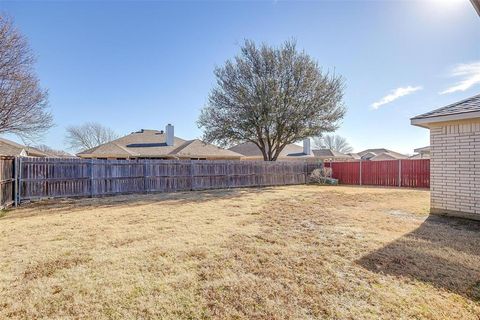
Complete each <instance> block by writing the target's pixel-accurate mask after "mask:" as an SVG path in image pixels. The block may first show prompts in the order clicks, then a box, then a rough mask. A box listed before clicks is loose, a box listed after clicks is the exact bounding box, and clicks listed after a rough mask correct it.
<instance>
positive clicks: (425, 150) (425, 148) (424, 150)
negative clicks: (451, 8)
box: [413, 146, 430, 153]
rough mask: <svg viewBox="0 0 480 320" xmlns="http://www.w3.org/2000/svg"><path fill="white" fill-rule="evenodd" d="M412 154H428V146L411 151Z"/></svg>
mask: <svg viewBox="0 0 480 320" xmlns="http://www.w3.org/2000/svg"><path fill="white" fill-rule="evenodd" d="M413 152H416V153H427V152H428V153H430V146H426V147H422V148H417V149H413Z"/></svg>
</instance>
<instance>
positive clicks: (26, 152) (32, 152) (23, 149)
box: [0, 138, 52, 158]
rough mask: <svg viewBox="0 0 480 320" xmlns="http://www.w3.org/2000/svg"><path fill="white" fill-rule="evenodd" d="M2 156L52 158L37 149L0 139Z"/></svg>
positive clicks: (0, 153)
mask: <svg viewBox="0 0 480 320" xmlns="http://www.w3.org/2000/svg"><path fill="white" fill-rule="evenodd" d="M0 155H2V156H16V157H42V158H44V157H51V156H52V155H50V154H48V153H46V152H43V151H41V150H38V149H37V148H33V147H27V146H24V145H21V144H19V143H16V142H14V141H11V140H8V139H4V138H0Z"/></svg>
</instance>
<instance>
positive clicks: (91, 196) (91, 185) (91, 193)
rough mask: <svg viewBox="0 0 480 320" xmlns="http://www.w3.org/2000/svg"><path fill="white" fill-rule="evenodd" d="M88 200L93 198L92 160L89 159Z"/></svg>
mask: <svg viewBox="0 0 480 320" xmlns="http://www.w3.org/2000/svg"><path fill="white" fill-rule="evenodd" d="M90 198H93V158H92V159H90Z"/></svg>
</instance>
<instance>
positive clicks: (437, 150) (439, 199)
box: [430, 119, 480, 219]
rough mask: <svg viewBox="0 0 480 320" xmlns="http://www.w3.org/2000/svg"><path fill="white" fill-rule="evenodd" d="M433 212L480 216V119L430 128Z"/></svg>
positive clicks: (470, 216) (475, 217)
mask: <svg viewBox="0 0 480 320" xmlns="http://www.w3.org/2000/svg"><path fill="white" fill-rule="evenodd" d="M430 145H431V160H430V166H431V168H430V174H431V176H430V189H431V212H432V213H437V214H447V215H455V216H463V217H467V218H474V219H480V120H478V119H477V120H475V121H471V122H448V123H444V124H438V125H435V126H433V127H431V128H430Z"/></svg>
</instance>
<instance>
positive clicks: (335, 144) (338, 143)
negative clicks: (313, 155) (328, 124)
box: [313, 134, 353, 153]
mask: <svg viewBox="0 0 480 320" xmlns="http://www.w3.org/2000/svg"><path fill="white" fill-rule="evenodd" d="M313 147H314V148H316V149H323V148H327V149H332V150H335V151H338V152H341V153H349V152H352V151H353V148H352V147H351V146H350V144H349V143H348V142H347V139H345V138H344V137H341V136H339V135H335V134H331V135H328V134H327V135H326V136H322V137H316V138H313Z"/></svg>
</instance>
